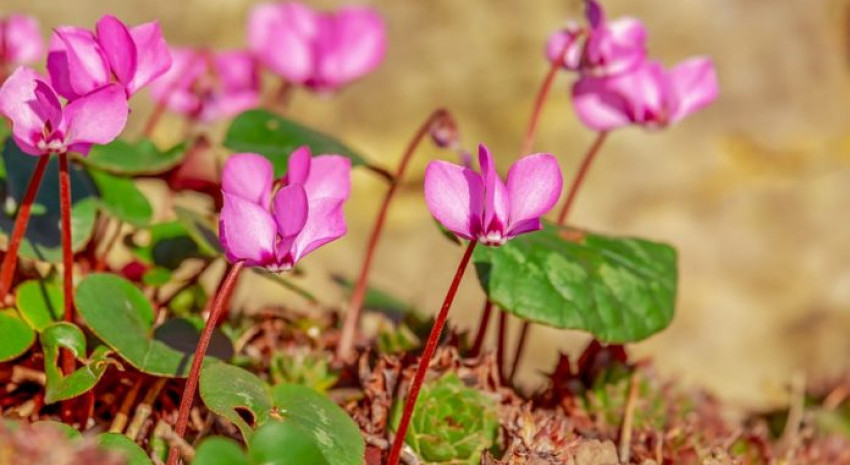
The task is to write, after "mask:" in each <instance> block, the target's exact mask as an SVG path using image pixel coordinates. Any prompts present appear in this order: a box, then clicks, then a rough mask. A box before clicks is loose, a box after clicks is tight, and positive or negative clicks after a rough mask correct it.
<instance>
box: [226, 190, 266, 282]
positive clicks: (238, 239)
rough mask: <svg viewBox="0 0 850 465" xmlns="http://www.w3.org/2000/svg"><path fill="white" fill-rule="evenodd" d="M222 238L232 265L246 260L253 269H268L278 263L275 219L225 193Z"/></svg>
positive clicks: (251, 203)
mask: <svg viewBox="0 0 850 465" xmlns="http://www.w3.org/2000/svg"><path fill="white" fill-rule="evenodd" d="M218 235H219V239H220V240H221V246H222V247H223V248H224V252H225V255H226V256H227V259H228V260H230V262H231V263H233V262H237V261H240V260H244V261H245V263H246V264H247V265H250V266H267V265H269V264H271V263H273V262H274V246H275V240H276V239H277V228H276V226H275V223H274V219H272V216H271V214H270V213H269V212H268V211H267V210H266V209H265V208H263V207H261V206H259V205H257V204H255V203H253V202H250V201H248V200H245V199H243V198H241V197H239V196H237V195H231V194H228V193H227V192H224V206H223V207H222V208H221V216H220V217H219V229H218Z"/></svg>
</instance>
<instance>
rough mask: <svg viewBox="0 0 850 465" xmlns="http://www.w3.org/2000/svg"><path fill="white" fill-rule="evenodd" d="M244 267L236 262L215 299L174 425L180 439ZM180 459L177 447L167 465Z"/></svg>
mask: <svg viewBox="0 0 850 465" xmlns="http://www.w3.org/2000/svg"><path fill="white" fill-rule="evenodd" d="M242 266H243V263H242V262H236V263H235V264H234V265H233V267H232V268H230V272H229V273H227V276H226V277H225V279H224V283H223V285H222V286H221V289H220V290H219V292H218V295H217V296H216V298H215V299H216V300H215V304H214V305H213V308H212V311H211V312H210V316H209V318H207V322H206V324H205V325H204V331H203V332H202V333H201V338H200V340H198V346H197V347H196V348H195V356H194V358H193V359H192V368H191V369H190V370H189V377H188V378H187V379H186V387H185V388H184V389H183V398H182V399H180V409H179V410H178V412H177V423H175V425H174V433H175V434H176V436H177V437H178V438H180V439H182V438H183V436H184V435H185V434H186V427H187V426H188V424H189V413H190V412H191V410H192V404H193V403H194V402H195V391H197V389H198V378H199V377H200V375H201V366H202V365H203V361H204V355H206V353H207V348H208V347H209V345H210V339H211V338H212V334H213V330H215V327H216V323H217V321H218V319H219V317H220V316H221V314H222V313H224V302H227V301H228V300H229V297H230V294H231V293H232V292H233V288H234V286H235V285H236V281H237V279H238V278H239V272H240V271H241V270H242ZM179 458H180V450H179V449H178V448H176V447H171V450H169V451H168V462H167V465H177V462H178V460H179Z"/></svg>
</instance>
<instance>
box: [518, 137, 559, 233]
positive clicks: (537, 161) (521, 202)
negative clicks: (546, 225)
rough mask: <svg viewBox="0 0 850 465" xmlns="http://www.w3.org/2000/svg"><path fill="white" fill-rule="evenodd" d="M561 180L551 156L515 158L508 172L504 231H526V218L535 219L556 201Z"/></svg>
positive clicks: (555, 162) (553, 158) (555, 161)
mask: <svg viewBox="0 0 850 465" xmlns="http://www.w3.org/2000/svg"><path fill="white" fill-rule="evenodd" d="M563 184H564V179H563V176H562V175H561V168H560V167H559V166H558V161H557V160H556V159H555V157H554V156H552V155H550V154H548V153H538V154H535V155H529V156H527V157H523V158H521V159H519V160H517V162H516V163H514V164H513V165H512V166H511V168H510V170H509V171H508V182H507V195H508V196H509V197H510V199H511V212H510V224H509V225H508V234H509V235H510V236H515V235H517V234H521V233H524V232H528V231H529V228H530V227H533V225H529V224H528V223H527V222H528V221H534V220H538V224H539V219H540V217H541V216H543V215H544V214H546V212H548V211H549V210H551V209H552V207H554V206H555V204H556V203H558V198H559V197H560V195H561V190H562V189H563Z"/></svg>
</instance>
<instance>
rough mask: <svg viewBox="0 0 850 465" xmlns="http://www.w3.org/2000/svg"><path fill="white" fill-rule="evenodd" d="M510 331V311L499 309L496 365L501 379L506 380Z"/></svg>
mask: <svg viewBox="0 0 850 465" xmlns="http://www.w3.org/2000/svg"><path fill="white" fill-rule="evenodd" d="M507 331H508V313H507V312H506V311H504V310H500V311H499V340H498V343H497V345H496V366H497V367H498V368H499V380H500V381H502V382H504V381H505V339H506V334H505V333H507Z"/></svg>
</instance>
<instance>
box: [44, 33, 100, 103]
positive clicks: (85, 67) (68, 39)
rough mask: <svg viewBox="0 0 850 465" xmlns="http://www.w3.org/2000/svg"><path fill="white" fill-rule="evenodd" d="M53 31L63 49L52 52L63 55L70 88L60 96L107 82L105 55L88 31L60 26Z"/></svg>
mask: <svg viewBox="0 0 850 465" xmlns="http://www.w3.org/2000/svg"><path fill="white" fill-rule="evenodd" d="M55 34H56V36H57V37H58V38H59V40H60V41H61V42H62V45H63V49H62V51H57V52H53V53H58V54H60V56H62V55H64V59H65V60H66V61H67V71H66V72H67V73H68V76H67V81H68V82H69V83H70V87H71V91H72V92H73V93H72V94H70V95H63V97H66V98H68V99H74V98H77V97H78V96H81V95H85V94H87V93H89V92H91V91H92V90H94V89H97V88H100V87H103V86H104V85H106V84H107V83H108V82H109V74H110V71H109V65H108V62H107V59H106V57H105V56H104V55H103V51H102V50H101V49H100V46H98V45H97V40H96V39H95V37H94V35H93V34H92V33H90V32H88V31H86V30H84V29H79V28H60V29H57V30H56V32H55ZM52 72H53V70H51V73H52ZM51 79H53V76H51ZM62 79H64V77H63V78H61V79H60V80H62Z"/></svg>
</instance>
